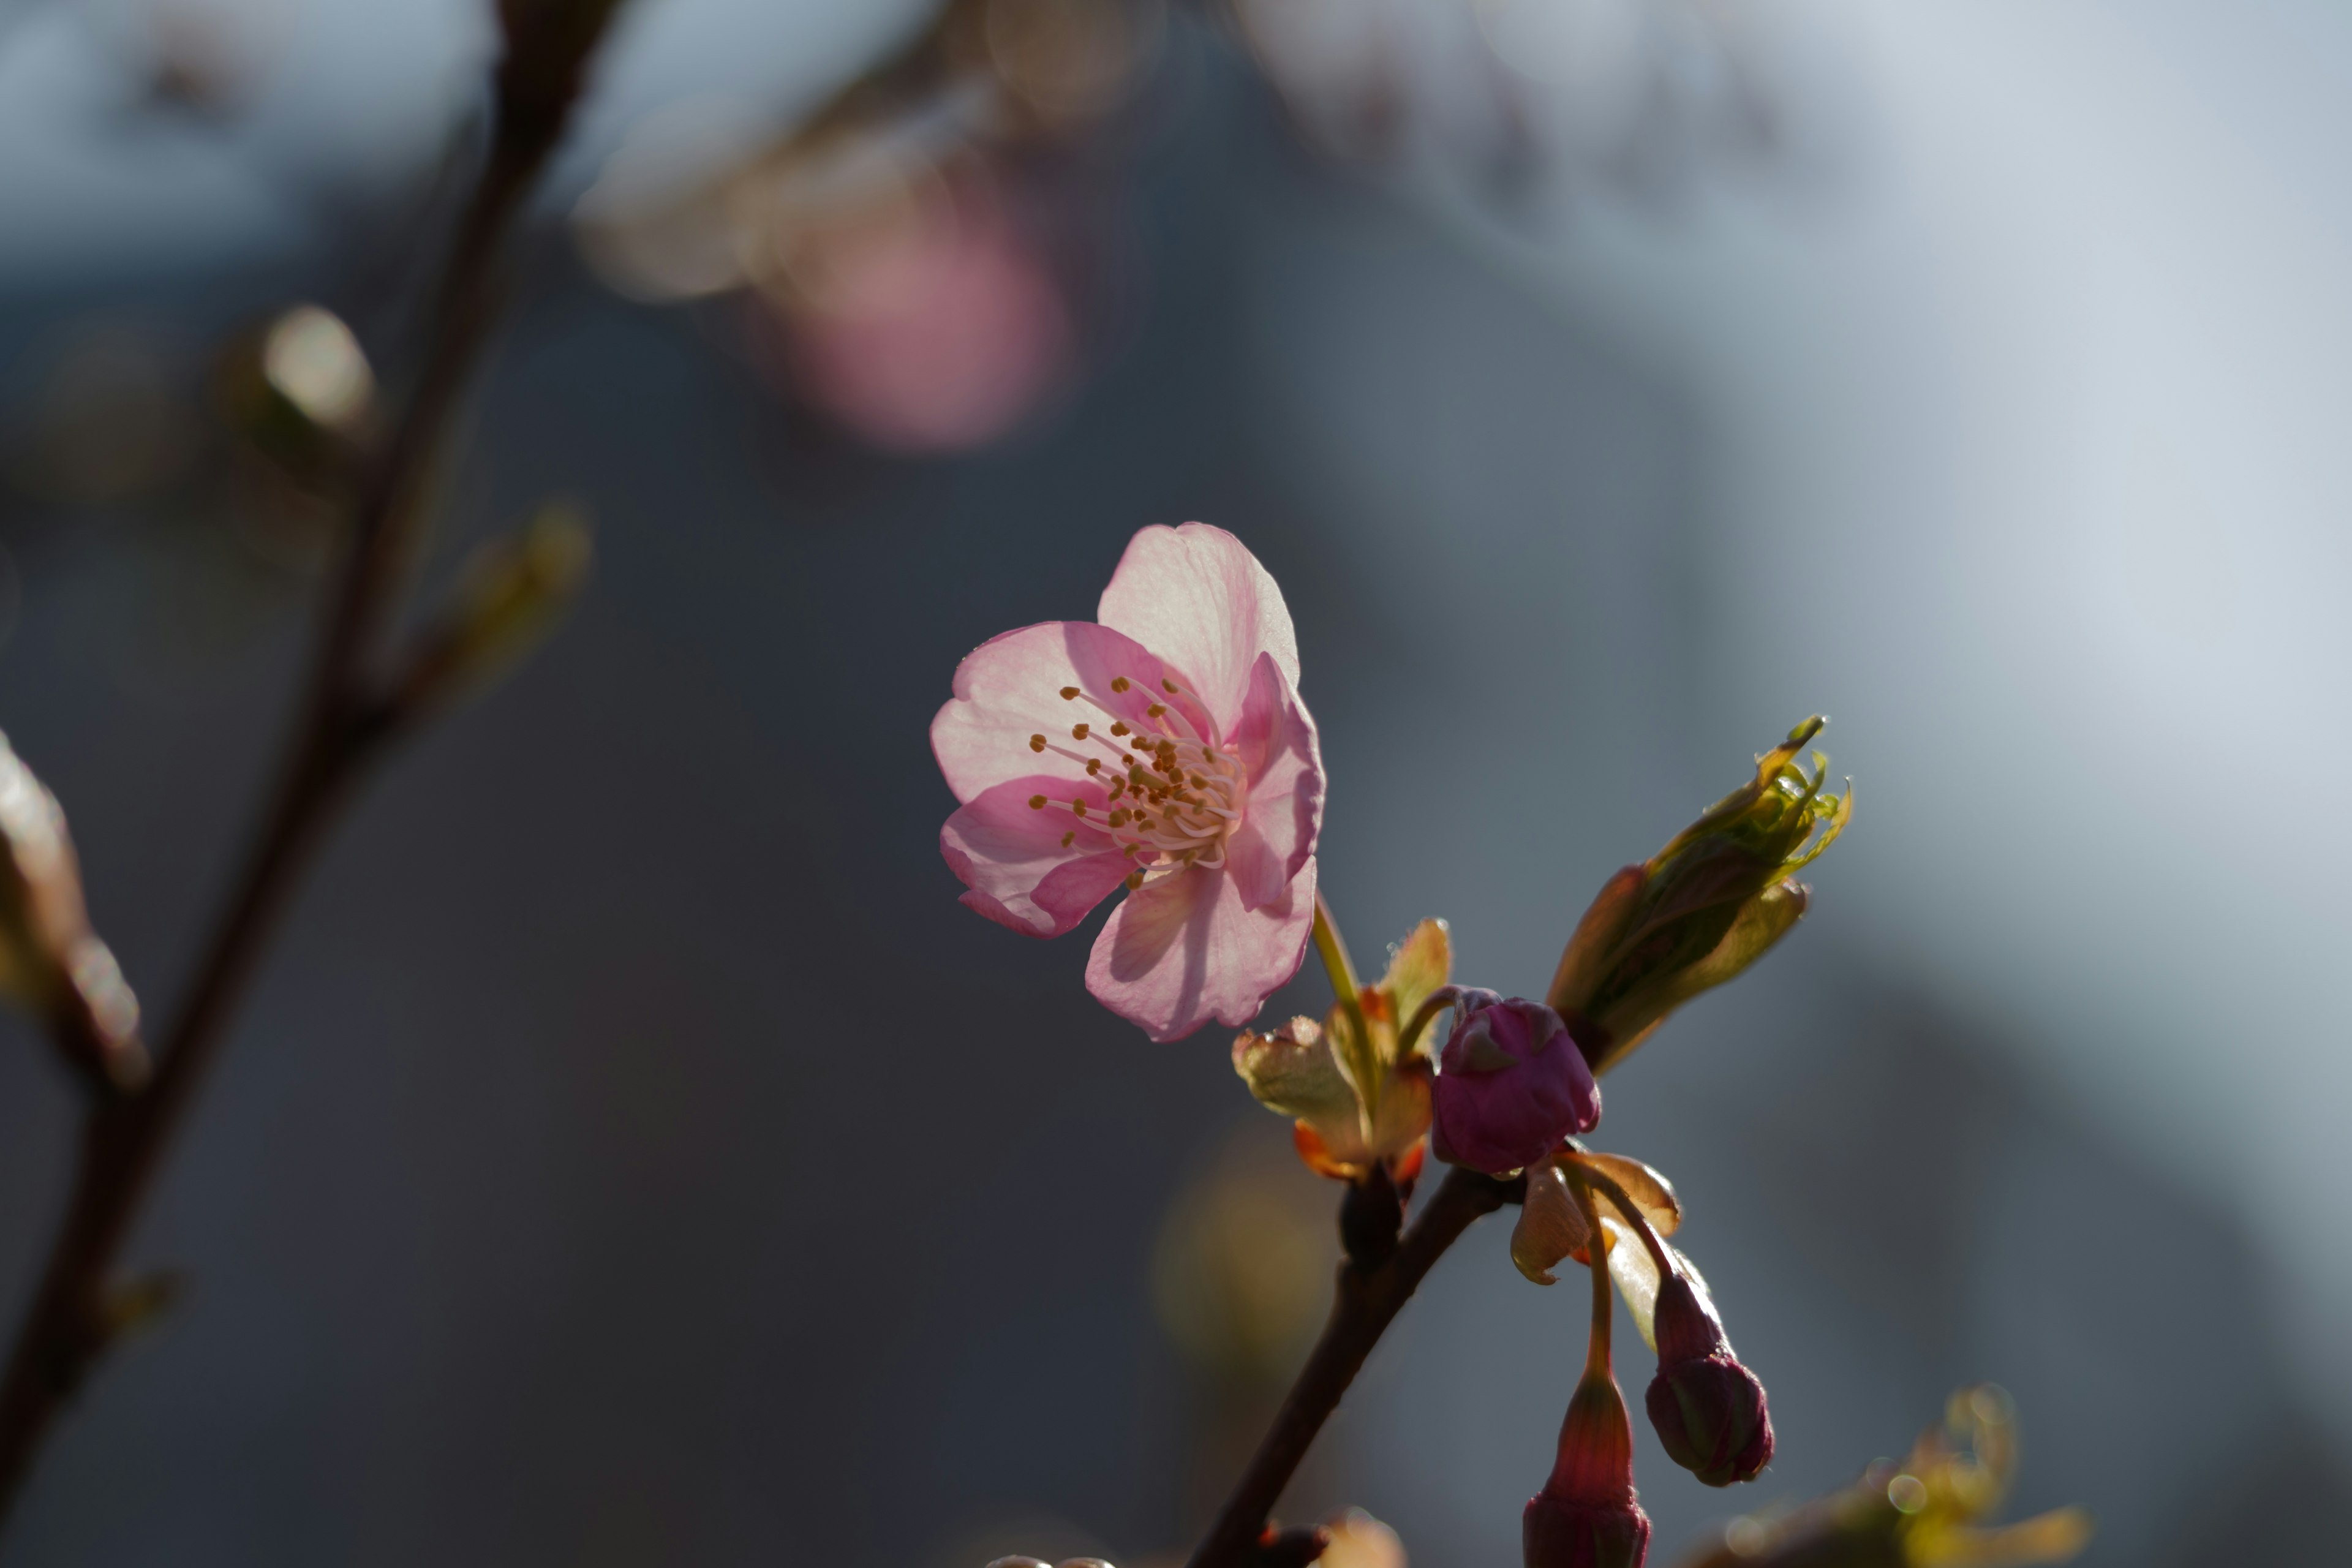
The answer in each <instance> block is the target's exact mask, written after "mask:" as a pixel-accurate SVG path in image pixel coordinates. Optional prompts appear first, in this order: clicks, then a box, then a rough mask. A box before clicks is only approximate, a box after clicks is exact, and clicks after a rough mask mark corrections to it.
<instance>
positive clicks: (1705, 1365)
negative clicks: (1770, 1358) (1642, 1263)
mask: <svg viewBox="0 0 2352 1568" xmlns="http://www.w3.org/2000/svg"><path fill="white" fill-rule="evenodd" d="M1656 1330H1657V1336H1658V1375H1657V1376H1655V1377H1654V1378H1652V1379H1651V1380H1650V1392H1649V1396H1648V1398H1647V1399H1646V1400H1645V1401H1644V1403H1645V1404H1646V1405H1648V1406H1649V1409H1650V1425H1651V1426H1654V1427H1656V1428H1657V1429H1658V1441H1659V1442H1661V1443H1663V1444H1664V1446H1665V1450H1666V1455H1667V1457H1668V1458H1671V1459H1673V1460H1674V1462H1675V1464H1677V1465H1680V1466H1681V1467H1682V1468H1685V1469H1686V1470H1688V1471H1689V1472H1690V1473H1691V1474H1693V1475H1695V1476H1696V1477H1697V1478H1698V1479H1700V1480H1702V1481H1705V1482H1706V1484H1707V1485H1708V1486H1711V1487H1727V1486H1729V1485H1730V1484H1731V1483H1732V1482H1734V1481H1752V1480H1754V1479H1756V1478H1757V1477H1758V1476H1759V1475H1760V1474H1762V1473H1763V1470H1764V1467H1765V1466H1767V1465H1769V1464H1770V1463H1771V1462H1772V1413H1771V1412H1770V1410H1769V1409H1768V1408H1766V1406H1765V1403H1764V1385H1763V1384H1761V1383H1759V1382H1758V1381H1757V1380H1756V1374H1755V1373H1752V1372H1750V1371H1748V1369H1747V1368H1746V1367H1745V1366H1743V1365H1741V1364H1740V1362H1739V1358H1738V1356H1736V1355H1734V1354H1732V1353H1731V1342H1730V1341H1729V1340H1727V1339H1726V1338H1725V1337H1724V1332H1723V1320H1722V1319H1721V1318H1719V1317H1717V1315H1716V1310H1715V1303H1714V1302H1712V1301H1710V1300H1708V1299H1707V1296H1706V1288H1705V1287H1704V1286H1701V1285H1699V1284H1697V1283H1696V1282H1695V1281H1694V1280H1692V1279H1688V1278H1685V1276H1683V1275H1681V1274H1675V1275H1674V1276H1672V1277H1670V1278H1669V1279H1664V1280H1663V1281H1661V1282H1660V1284H1659V1287H1658V1304H1657V1317H1656Z"/></svg>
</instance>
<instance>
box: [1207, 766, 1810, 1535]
mask: <svg viewBox="0 0 2352 1568" xmlns="http://www.w3.org/2000/svg"><path fill="white" fill-rule="evenodd" d="M1821 727H1822V721H1821V720H1819V719H1812V720H1809V721H1807V722H1805V723H1804V724H1801V725H1800V726H1798V727H1797V729H1796V730H1795V731H1793V732H1792V733H1791V734H1790V737H1789V739H1788V741H1787V742H1785V743H1784V744H1782V745H1780V746H1778V747H1776V748H1774V749H1773V750H1772V751H1770V752H1767V753H1765V754H1764V755H1763V756H1762V757H1760V758H1759V759H1758V763H1757V770H1756V776H1755V778H1754V780H1753V781H1752V782H1750V783H1749V784H1746V785H1744V786H1743V787H1741V788H1740V789H1738V790H1737V791H1735V792H1734V793H1733V794H1731V795H1727V796H1726V797H1725V798H1724V799H1723V800H1722V801H1720V802H1718V803H1717V804H1716V805H1714V806H1713V807H1711V808H1710V809H1709V810H1708V811H1707V812H1706V814H1705V815H1704V816H1701V817H1700V818H1699V819H1698V821H1696V822H1695V823H1693V824H1692V825H1691V826H1689V827H1688V828H1686V829H1685V830H1684V831H1683V832H1682V833H1680V834H1677V835H1676V836H1675V837H1674V839H1673V840H1672V841H1671V842H1670V843H1668V844H1667V845H1666V846H1665V847H1664V848H1663V849H1661V850H1660V851H1659V852H1658V853H1657V854H1656V855H1654V856H1652V857H1651V858H1649V859H1648V860H1647V861H1644V862H1643V863H1642V864H1640V865H1636V866H1629V867H1627V868H1624V869H1623V870H1622V871H1620V872H1618V873H1617V874H1616V875H1615V876H1613V877H1612V878H1611V879H1609V881H1608V883H1607V885H1606V886H1605V887H1603V888H1602V889H1601V895H1600V897H1599V898H1598V899H1596V900H1594V901H1593V903H1592V905H1591V908H1590V909H1589V910H1587V911H1586V912H1585V915H1584V917H1583V919H1582V920H1581V921H1580V922H1579V924H1578V926H1577V928H1576V931H1575V934H1574V935H1573V936H1572V937H1571V938H1570V942H1569V944H1568V949H1567V952H1565V953H1564V954H1563V955H1562V957H1561V960H1560V963H1559V970H1558V973H1557V974H1556V975H1555V977H1554V979H1553V982H1552V985H1551V990H1550V992H1549V994H1548V995H1547V997H1546V999H1545V1000H1544V1001H1542V1002H1536V1001H1532V1000H1528V999H1526V998H1522V997H1506V996H1503V995H1501V994H1497V993H1496V992H1493V991H1486V990H1478V989H1474V988H1470V987H1465V986H1457V985H1454V984H1448V983H1447V979H1448V973H1449V972H1450V969H1451V963H1450V954H1449V953H1447V952H1446V951H1445V947H1444V927H1442V926H1440V925H1438V924H1436V923H1435V922H1430V923H1428V924H1426V925H1424V926H1423V928H1422V930H1421V931H1417V932H1416V933H1415V935H1414V938H1413V939H1412V941H1409V942H1406V943H1405V944H1404V945H1403V946H1402V947H1401V948H1400V949H1399V950H1398V953H1397V961H1396V962H1395V963H1391V966H1390V973H1389V974H1388V975H1387V976H1385V977H1383V979H1382V981H1381V984H1380V985H1378V986H1366V987H1358V986H1356V985H1355V984H1354V981H1353V977H1352V973H1349V971H1348V970H1347V967H1346V960H1345V954H1344V950H1343V949H1341V948H1340V947H1339V942H1338V938H1337V934H1336V932H1332V931H1329V929H1328V917H1327V918H1325V919H1323V920H1321V921H1318V926H1317V936H1318V942H1322V943H1323V944H1324V946H1325V956H1326V963H1327V964H1329V965H1330V966H1331V967H1332V971H1333V978H1334V984H1335V986H1337V988H1338V989H1339V994H1340V996H1341V997H1342V999H1343V1000H1342V1003H1341V1005H1339V1006H1336V1007H1334V1008H1333V1009H1332V1012H1331V1014H1330V1016H1328V1018H1327V1019H1325V1021H1324V1022H1323V1023H1322V1024H1321V1025H1319V1026H1318V1025H1317V1024H1316V1023H1314V1022H1313V1021H1312V1020H1309V1019H1306V1018H1299V1019H1294V1020H1293V1021H1292V1022H1291V1023H1290V1024H1289V1025H1288V1026H1286V1027H1285V1028H1284V1029H1283V1030H1281V1031H1279V1032H1277V1033H1276V1034H1275V1035H1271V1036H1261V1035H1256V1034H1253V1033H1244V1035H1243V1036H1242V1037H1241V1038H1240V1039H1239V1040H1238V1041H1237V1042H1236V1043H1235V1045H1234V1065H1235V1066H1236V1068H1238V1069H1239V1070H1240V1071H1241V1074H1242V1076H1243V1077H1244V1079H1247V1080H1248V1082H1249V1084H1250V1087H1251V1089H1252V1090H1253V1091H1254V1092H1255V1093H1256V1095H1257V1097H1258V1098H1259V1100H1263V1101H1264V1102H1265V1103H1266V1104H1267V1105H1269V1106H1272V1107H1273V1108H1275V1109H1276V1110H1282V1111H1284V1112H1286V1114H1290V1115H1293V1116H1295V1117H1297V1141H1298V1147H1299V1151H1300V1152H1301V1154H1302V1155H1304V1156H1305V1157H1306V1158H1307V1163H1309V1164H1310V1165H1312V1166H1313V1167H1314V1168H1316V1169H1317V1170H1318V1171H1321V1172H1323V1173H1325V1174H1328V1175H1332V1176H1337V1177H1340V1178H1342V1179H1346V1180H1349V1181H1352V1182H1356V1183H1359V1184H1365V1183H1367V1182H1377V1181H1378V1180H1379V1178H1380V1176H1381V1173H1391V1174H1392V1173H1395V1172H1396V1171H1399V1170H1402V1169H1403V1168H1404V1163H1405V1162H1408V1161H1409V1162H1410V1163H1411V1165H1412V1168H1415V1169H1417V1168H1418V1164H1419V1161H1420V1158H1421V1149H1422V1147H1423V1143H1422V1141H1421V1140H1422V1134H1423V1130H1424V1129H1427V1130H1428V1131H1429V1132H1430V1134H1431V1137H1430V1140H1429V1142H1430V1143H1431V1144H1432V1145H1433V1147H1434V1149H1435V1152H1436V1153H1437V1156H1438V1158H1439V1159H1441V1160H1443V1161H1444V1162H1446V1163H1450V1164H1454V1165H1459V1166H1463V1167H1466V1168H1468V1169H1470V1170H1474V1171H1476V1172H1479V1173H1483V1174H1485V1175H1487V1176H1490V1177H1496V1178H1499V1179H1503V1180H1507V1181H1510V1182H1513V1183H1515V1184H1518V1186H1519V1188H1520V1192H1521V1194H1522V1195H1521V1197H1520V1214H1519V1221H1518V1224H1517V1227H1516V1228H1515V1229H1514V1231H1513V1234H1512V1238H1511V1258H1512V1261H1513V1262H1514V1263H1515V1264H1517V1267H1518V1268H1519V1269H1520V1271H1521V1272H1522V1273H1524V1274H1525V1275H1526V1276H1527V1277H1528V1279H1532V1280H1534V1281H1536V1282H1537V1283H1538V1284H1544V1285H1549V1284H1552V1283H1554V1282H1555V1278H1556V1277H1555V1276H1554V1275H1553V1273H1552V1269H1553V1268H1554V1267H1555V1266H1556V1265H1558V1264H1559V1263H1560V1262H1561V1261H1563V1260H1565V1259H1573V1260H1575V1261H1577V1262H1580V1263H1582V1264H1584V1265H1585V1266H1586V1267H1587V1268H1589V1269H1590V1270H1591V1279H1592V1293H1593V1310H1592V1321H1591V1333H1590V1338H1589V1340H1588V1342H1587V1352H1586V1361H1585V1370H1584V1374H1583V1377H1582V1380H1581V1381H1580V1383H1579V1384H1578V1385H1577V1389H1576V1393H1575V1394H1574V1396H1573V1398H1572V1399H1571V1400H1570V1405H1569V1411H1568V1417H1567V1420H1566V1422H1565V1424H1564V1425H1563V1426H1562V1427H1561V1430H1560V1437H1559V1451H1558V1455H1557V1457H1556V1459H1555V1462H1554V1465H1553V1468H1552V1471H1551V1475H1550V1477H1549V1479H1547V1480H1546V1481H1545V1482H1544V1485H1543V1488H1542V1489H1541V1490H1540V1491H1538V1493H1537V1494H1536V1496H1535V1497H1534V1498H1533V1499H1532V1500H1530V1501H1529V1502H1528V1508H1527V1512H1526V1515H1525V1519H1524V1525H1523V1536H1524V1543H1525V1550H1526V1559H1527V1563H1528V1568H1637V1565H1638V1564H1640V1563H1642V1562H1643V1559H1644V1558H1645V1557H1646V1555H1647V1552H1648V1547H1649V1536H1650V1524H1649V1520H1648V1518H1647V1516H1646V1515H1644V1514H1643V1511H1642V1508H1641V1504H1640V1502H1639V1500H1638V1499H1637V1497H1636V1494H1635V1491H1634V1488H1633V1434H1632V1424H1631V1421H1630V1419H1629V1417H1628V1415H1627V1412H1626V1406H1625V1401H1624V1399H1623V1396H1622V1394H1620V1393H1619V1391H1618V1387H1617V1383H1616V1377H1615V1373H1614V1369H1613V1366H1612V1360H1611V1353H1610V1342H1609V1329H1610V1322H1611V1317H1612V1312H1613V1310H1614V1307H1613V1302H1612V1284H1613V1286H1614V1288H1615V1291H1616V1293H1617V1294H1620V1295H1622V1296H1623V1298H1624V1300H1625V1302H1626V1305H1627V1306H1628V1308H1629V1309H1630V1310H1631V1311H1632V1315H1633V1321H1634V1323H1635V1326H1636V1327H1637V1328H1638V1329H1639V1330H1640V1331H1641V1334H1642V1338H1643V1341H1644V1342H1647V1343H1648V1344H1649V1345H1650V1347H1651V1348H1652V1349H1653V1350H1654V1351H1655V1352H1656V1353H1657V1373H1656V1375H1655V1376H1654V1378H1653V1379H1652V1381H1651V1384H1650V1387H1649V1391H1648V1395H1647V1397H1646V1399H1645V1400H1644V1402H1643V1403H1644V1405H1645V1406H1646V1408H1647V1410H1648V1413H1649V1417H1650V1422H1651V1425H1652V1426H1654V1427H1655V1428H1656V1430H1657V1434H1658V1438H1659V1441H1660V1442H1661V1443H1662V1444H1663V1445H1664V1447H1665V1450H1666V1453H1667V1455H1668V1456H1669V1457H1670V1458H1673V1459H1674V1460H1675V1463H1676V1464H1678V1465H1681V1466H1682V1467H1683V1468H1685V1469H1687V1470H1688V1471H1690V1472H1691V1474H1693V1475H1694V1476H1696V1477H1697V1478H1698V1479H1700V1480H1701V1481H1703V1482H1705V1483H1706V1484H1707V1485H1709V1486H1717V1487H1721V1486H1729V1485H1732V1484H1733V1483H1735V1482H1739V1481H1751V1480H1754V1479H1756V1478H1757V1477H1758V1476H1759V1475H1760V1474H1761V1473H1762V1472H1763V1470H1764V1468H1765V1467H1766V1466H1767V1465H1769V1463H1770V1462H1771V1459H1772V1419H1771V1415H1770V1412H1769V1408H1768V1406H1767V1404H1766V1400H1765V1395H1764V1385H1763V1384H1762V1383H1761V1382H1760V1381H1759V1380H1758V1378H1757V1376H1756V1374H1755V1373H1753V1372H1751V1371H1749V1370H1748V1367H1747V1366H1746V1365H1745V1364H1744V1363H1741V1361H1740V1360H1739V1358H1738V1355H1736V1354H1735V1353H1734V1352H1733V1351H1732V1348H1731V1342H1730V1339H1729V1337H1728V1336H1727V1334H1726V1333H1725V1331H1724V1327H1723V1320H1722V1318H1721V1316H1720V1315H1719V1314H1718V1313H1717V1310H1716V1307H1715V1302H1714V1299H1713V1297H1712V1295H1711V1294H1710V1293H1709V1291H1708V1289H1707V1287H1706V1281H1705V1279H1702V1278H1701V1276H1700V1274H1699V1272H1698V1270H1697V1268H1696V1267H1695V1266H1693V1264H1692V1263H1691V1261H1690V1259H1689V1258H1686V1257H1685V1256H1684V1255H1683V1254H1682V1253H1680V1252H1678V1251H1676V1250H1675V1248H1674V1247H1671V1246H1669V1245H1668V1244H1667V1242H1666V1239H1665V1238H1666V1237H1669V1236H1671V1235H1673V1234H1674V1233H1675V1230H1676V1229H1677V1228H1678V1227H1679V1226H1680V1225H1681V1223H1682V1205H1681V1204H1680V1202H1679V1201H1678V1200H1677V1199H1676V1198H1675V1192H1674V1188H1673V1186H1672V1184H1669V1183H1668V1182H1667V1181H1666V1179H1665V1178H1664V1176H1662V1175H1660V1174H1659V1173H1657V1172H1655V1171H1654V1170H1652V1169H1651V1168H1650V1167H1649V1166H1647V1165H1645V1164H1643V1163H1641V1162H1640V1161H1637V1160H1632V1159H1627V1158H1625V1157H1623V1156H1622V1155H1615V1154H1604V1153H1599V1152H1593V1151H1591V1150H1589V1149H1587V1148H1586V1147H1584V1145H1583V1144H1582V1143H1581V1142H1580V1138H1581V1137H1582V1136H1583V1135H1584V1134H1586V1133H1589V1132H1590V1131H1592V1129H1593V1128H1594V1127H1595V1126H1597V1125H1598V1124H1599V1122H1600V1120H1601V1089H1600V1084H1599V1081H1598V1079H1599V1075H1600V1074H1601V1073H1603V1072H1605V1071H1607V1070H1608V1069H1609V1068H1612V1067H1613V1066H1615V1065H1616V1064H1617V1063H1618V1062H1620V1061H1622V1060H1623V1059H1624V1058H1625V1057H1626V1056H1627V1055H1628V1054H1629V1053H1630V1052H1631V1051H1632V1050H1633V1048H1634V1047H1637V1046H1639V1045H1640V1044H1641V1043H1642V1042H1643V1040H1644V1039H1646V1038H1647V1037H1649V1036H1650V1035H1651V1034H1652V1033H1653V1032H1654V1031H1655V1029H1656V1028H1657V1026H1658V1025H1659V1024H1660V1023H1661V1022H1663V1021H1664V1018H1665V1016H1666V1015H1667V1014H1668V1013H1670V1012H1672V1011H1673V1010H1674V1009H1675V1007H1677V1006H1679V1005H1682V1004H1683V1003H1684V1002H1686V1001H1688V1000H1690V999H1691V998H1692V997H1693V996H1696V995H1697V994H1699V993H1701V992H1703V991H1705V990H1707V989H1709V988H1710V987H1713V986H1716V985H1720V984H1723V983H1724V982H1726V981H1727V980H1730V979H1732V978H1733V977H1735V976H1737V975H1738V974H1739V973H1741V972H1742V971H1743V970H1745V969H1746V968H1747V967H1748V965H1749V964H1751V963H1754V962H1755V961H1756V960H1757V959H1758V958H1759V957H1761V956H1762V955H1763V953H1764V952H1766V951H1767V950H1768V949H1769V948H1770V947H1771V945H1772V944H1773V943H1774V942H1777V941H1779V940H1780V937H1781V936H1782V935H1784V934H1785V933H1786V932H1787V931H1788V930H1789V928H1790V926H1792V925H1793V924H1795V923H1796V921H1797V920H1798V919H1799V918H1800V917H1801V916H1802V915H1803V913H1804V911H1805V903H1806V897H1807V894H1806V889H1805V888H1804V887H1803V885H1802V884H1801V883H1799V882H1797V881H1796V880H1795V879H1794V877H1793V873H1794V872H1796V871H1797V870H1799V869H1801V868H1802V867H1804V866H1805V865H1806V864H1808V863H1809V862H1810V861H1811V860H1812V859H1813V858H1815V857H1816V856H1818V855H1820V854H1821V852H1822V850H1823V849H1825V848H1826V847H1828V846H1829V844H1830V842H1831V840H1832V839H1833V838H1835V837H1837V835H1838V833H1839V832H1840V831H1841V830H1842V829H1843V827H1844V826H1845V823H1846V821H1847V819H1848V817H1849V816H1851V814H1852V811H1853V801H1852V795H1851V793H1850V792H1849V793H1848V794H1847V795H1843V796H1841V795H1830V794H1827V793H1825V792H1824V790H1823V788H1822V784H1823V781H1824V780H1825V778H1826V776H1827V761H1826V759H1824V758H1822V757H1821V756H1820V755H1819V754H1818V753H1816V754H1815V758H1814V764H1815V765H1814V771H1813V772H1812V773H1807V772H1806V771H1805V770H1804V769H1803V768H1802V767H1801V766H1799V765H1798V764H1797V763H1796V762H1795V758H1796V756H1797V753H1798V752H1799V750H1800V749H1801V747H1803V746H1804V744H1805V743H1806V742H1809V741H1810V740H1811V739H1812V737H1813V736H1814V734H1816V733H1817V732H1818V731H1820V729H1821ZM1448 1010H1450V1011H1451V1013H1452V1015H1453V1020H1452V1025H1451V1027H1450V1029H1449V1031H1448V1032H1447V1034H1446V1036H1445V1038H1444V1046H1443V1047H1442V1048H1439V1049H1436V1050H1434V1051H1433V1050H1431V1049H1430V1047H1429V1045H1428V1037H1429V1035H1430V1032H1431V1031H1430V1026H1431V1025H1432V1024H1433V1022H1434V1020H1435V1019H1436V1018H1437V1017H1438V1016H1440V1015H1441V1014H1444V1013H1445V1012H1447V1011H1448ZM1408 1180H1409V1178H1408ZM1345 1214H1346V1211H1345V1209H1343V1220H1342V1227H1343V1231H1344V1230H1345V1229H1346V1223H1347V1222H1346V1218H1345ZM1355 1250H1356V1249H1355V1247H1354V1246H1353V1244H1352V1241H1351V1245H1350V1253H1351V1255H1353V1254H1354V1253H1355Z"/></svg>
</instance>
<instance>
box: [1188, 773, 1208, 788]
mask: <svg viewBox="0 0 2352 1568" xmlns="http://www.w3.org/2000/svg"><path fill="white" fill-rule="evenodd" d="M1192 787H1193V788H1194V789H1206V788H1208V787H1209V781H1208V780H1207V779H1204V778H1202V776H1201V775H1200V774H1198V773H1194V774H1193V775H1192Z"/></svg>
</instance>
